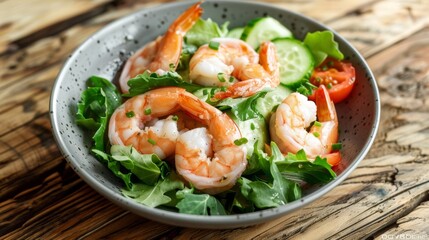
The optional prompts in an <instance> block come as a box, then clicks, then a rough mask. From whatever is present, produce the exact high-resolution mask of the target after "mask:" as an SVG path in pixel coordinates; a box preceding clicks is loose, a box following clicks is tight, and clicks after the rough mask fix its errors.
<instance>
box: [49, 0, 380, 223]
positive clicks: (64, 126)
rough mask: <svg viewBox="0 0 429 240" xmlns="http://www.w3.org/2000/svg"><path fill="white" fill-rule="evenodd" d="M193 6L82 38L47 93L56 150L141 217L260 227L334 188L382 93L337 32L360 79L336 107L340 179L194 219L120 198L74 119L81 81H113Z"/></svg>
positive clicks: (214, 7) (211, 5)
mask: <svg viewBox="0 0 429 240" xmlns="http://www.w3.org/2000/svg"><path fill="white" fill-rule="evenodd" d="M190 4H191V3H190V2H186V3H176V4H167V5H163V6H159V7H157V8H152V9H143V10H141V11H139V12H137V13H135V14H133V15H130V16H127V17H125V18H122V19H120V20H118V21H115V22H114V23H112V24H110V25H108V26H106V27H105V28H103V29H102V30H100V31H99V32H97V33H96V34H94V35H93V36H92V37H90V38H89V39H88V40H87V41H85V42H84V43H83V44H82V45H81V46H80V47H79V48H78V49H77V50H76V51H75V52H74V53H73V54H72V55H71V56H70V57H69V59H68V61H67V62H66V63H65V65H64V67H63V69H62V70H61V72H60V74H59V75H58V78H57V80H56V82H55V86H54V88H53V90H52V95H51V106H50V108H51V121H52V126H53V132H54V136H55V138H56V140H57V142H58V145H59V147H60V150H61V151H62V152H63V154H64V156H65V158H66V159H67V161H68V162H69V163H70V164H71V166H72V167H73V168H74V170H75V171H76V172H77V173H78V174H79V175H80V176H81V177H82V178H83V179H84V180H85V181H86V182H87V183H88V184H89V185H91V186H92V187H93V188H94V189H95V190H97V191H98V192H100V193H101V194H102V195H104V196H105V197H107V198H108V199H110V200H112V201H114V202H115V203H117V204H118V205H120V206H122V207H124V208H126V209H128V210H131V211H133V212H134V213H137V214H139V215H141V216H144V217H147V218H150V219H153V220H157V221H161V222H164V223H168V224H174V225H180V226H187V227H195V223H198V226H200V227H204V228H231V227H238V226H244V225H249V224H257V223H261V222H263V221H267V220H269V219H272V218H275V217H278V216H280V215H282V214H285V213H287V212H290V211H292V210H295V209H297V208H299V207H302V206H303V205H304V204H306V203H308V202H311V201H313V200H315V199H316V198H318V197H320V196H321V195H323V194H324V193H326V192H328V191H329V190H330V189H332V188H333V187H334V186H336V185H338V184H339V183H340V182H341V181H342V180H344V179H345V177H346V176H347V175H348V174H349V173H350V172H351V171H352V170H353V169H354V168H355V167H356V165H357V164H358V163H359V161H360V160H361V159H362V158H363V157H364V156H365V155H366V153H367V151H368V150H369V147H370V145H371V144H372V141H373V139H374V137H375V134H376V131H377V127H378V121H379V108H380V104H379V96H378V90H377V86H376V83H375V80H374V77H373V75H372V73H371V71H370V70H369V68H368V66H367V65H366V63H365V61H364V59H363V58H362V56H360V54H359V53H358V52H357V51H356V50H355V49H354V48H353V47H352V46H350V44H348V43H347V42H346V41H345V40H344V39H343V38H341V37H340V36H338V35H337V34H335V35H336V37H335V38H336V41H338V42H339V45H340V48H341V51H342V52H343V53H344V54H345V56H346V58H347V60H349V61H350V62H352V64H353V65H354V66H355V68H356V74H357V84H356V86H355V88H354V90H353V92H352V94H351V96H350V97H349V98H348V100H346V101H345V102H343V103H341V104H339V105H338V106H337V113H338V117H339V121H340V129H341V132H340V142H342V144H343V150H342V154H343V161H342V165H341V166H340V168H339V169H338V175H339V176H338V178H337V179H335V180H334V181H332V182H331V183H329V184H327V185H325V186H316V187H313V188H311V189H310V190H309V192H307V195H306V196H304V197H303V198H302V199H301V200H300V201H296V202H292V203H290V204H287V205H285V206H281V207H279V208H276V209H269V210H264V211H260V212H256V213H249V214H240V215H232V216H219V217H218V216H216V217H214V216H210V217H203V216H191V215H186V214H178V213H173V212H167V211H165V210H160V209H152V208H148V207H145V206H143V205H140V204H137V203H135V202H133V200H131V199H127V198H125V197H123V196H122V194H121V192H120V188H121V187H122V185H121V182H119V181H118V180H117V179H116V177H115V176H114V175H113V174H111V173H110V171H109V170H108V169H107V167H105V166H104V165H102V164H101V163H100V162H99V161H97V160H96V159H95V158H94V157H93V156H92V155H91V154H90V150H89V148H90V142H91V137H90V136H88V135H87V134H86V133H85V132H84V131H83V130H82V129H81V128H79V127H78V126H77V125H76V124H75V114H76V104H77V102H78V101H79V99H80V94H81V93H82V91H84V89H85V88H86V85H85V84H86V80H87V79H88V78H89V77H90V76H92V75H98V76H102V77H105V78H107V79H110V80H114V79H115V76H116V74H117V72H118V70H120V68H121V66H122V65H123V63H124V61H125V60H126V59H127V58H128V57H129V56H130V55H131V54H132V53H133V52H134V51H136V50H137V49H139V48H140V47H142V46H143V45H144V44H145V43H147V42H149V41H152V40H153V39H155V38H156V37H157V36H159V35H161V34H163V33H164V32H165V30H166V29H167V28H168V26H169V24H170V23H171V22H172V21H174V20H175V18H176V17H177V16H178V15H179V14H180V13H182V12H183V11H184V10H185V9H186V8H187V7H189V5H190ZM203 8H204V9H205V12H204V15H203V18H211V19H213V20H214V21H215V22H218V23H223V22H225V21H229V22H230V25H229V28H230V29H231V28H233V27H238V26H243V25H245V24H246V23H247V22H248V21H249V20H251V19H253V18H255V17H262V16H268V15H269V16H272V17H274V18H276V19H277V20H279V21H280V22H282V23H283V24H284V25H285V26H286V27H288V28H289V29H290V30H291V31H292V32H293V33H294V36H295V37H296V38H298V39H303V38H304V36H305V34H306V33H307V32H313V31H317V30H325V29H326V27H324V26H322V25H321V24H319V23H317V22H315V21H313V20H311V19H308V18H306V17H304V16H301V15H299V14H296V13H292V12H289V11H287V10H285V9H279V8H276V7H272V6H269V5H265V4H258V3H248V2H235V1H234V2H232V1H216V2H211V1H207V2H205V3H204V4H203Z"/></svg>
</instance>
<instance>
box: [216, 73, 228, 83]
mask: <svg viewBox="0 0 429 240" xmlns="http://www.w3.org/2000/svg"><path fill="white" fill-rule="evenodd" d="M217 79H218V80H219V82H226V80H225V77H224V75H223V73H218V74H217Z"/></svg>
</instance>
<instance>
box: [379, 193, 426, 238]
mask: <svg viewBox="0 0 429 240" xmlns="http://www.w3.org/2000/svg"><path fill="white" fill-rule="evenodd" d="M375 239H376V240H380V239H381V240H383V239H429V202H428V201H426V202H423V203H421V204H420V205H419V206H418V207H417V208H416V209H415V210H413V211H412V212H411V213H409V214H408V215H406V216H404V217H402V218H400V219H398V221H396V226H394V227H392V228H390V229H388V230H387V231H384V232H383V233H381V234H379V235H378V236H377V237H376V238H375Z"/></svg>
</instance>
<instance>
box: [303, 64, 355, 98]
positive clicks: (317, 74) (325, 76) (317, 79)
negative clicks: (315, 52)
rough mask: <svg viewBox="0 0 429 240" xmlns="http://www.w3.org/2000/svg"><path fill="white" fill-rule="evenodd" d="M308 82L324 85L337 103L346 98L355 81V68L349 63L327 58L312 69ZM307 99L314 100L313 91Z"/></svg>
mask: <svg viewBox="0 0 429 240" xmlns="http://www.w3.org/2000/svg"><path fill="white" fill-rule="evenodd" d="M310 82H311V83H312V84H313V85H315V86H320V85H325V87H326V88H327V89H328V93H329V97H330V98H331V100H332V101H333V102H334V103H338V102H341V101H343V100H344V99H346V98H347V96H349V94H350V92H351V91H352V89H353V86H354V84H355V82H356V73H355V68H354V67H353V66H352V64H351V63H347V62H343V61H339V60H336V59H332V58H327V59H326V60H325V61H324V62H323V63H322V64H320V65H319V66H318V67H317V68H315V69H314V71H313V74H312V75H311V78H310ZM309 99H312V100H314V93H313V94H312V95H311V96H309Z"/></svg>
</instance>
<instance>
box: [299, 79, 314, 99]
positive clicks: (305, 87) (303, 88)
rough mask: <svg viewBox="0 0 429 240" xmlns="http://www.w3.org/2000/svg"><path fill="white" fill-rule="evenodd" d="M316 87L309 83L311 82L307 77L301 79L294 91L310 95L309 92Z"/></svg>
mask: <svg viewBox="0 0 429 240" xmlns="http://www.w3.org/2000/svg"><path fill="white" fill-rule="evenodd" d="M315 89H317V87H316V86H314V85H313V84H311V82H310V81H309V80H308V79H307V80H305V81H303V82H302V83H301V84H300V85H299V86H298V87H297V88H296V89H295V91H297V92H299V93H301V94H302V95H305V96H310V95H311V94H313V91H314V90H315Z"/></svg>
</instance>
